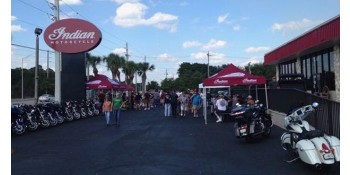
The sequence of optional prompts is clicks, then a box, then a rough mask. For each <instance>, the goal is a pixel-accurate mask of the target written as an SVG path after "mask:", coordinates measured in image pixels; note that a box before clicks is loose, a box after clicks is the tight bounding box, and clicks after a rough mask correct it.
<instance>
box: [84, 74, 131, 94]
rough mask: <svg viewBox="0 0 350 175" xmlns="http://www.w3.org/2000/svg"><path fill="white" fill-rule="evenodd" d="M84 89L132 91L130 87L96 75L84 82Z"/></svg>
mask: <svg viewBox="0 0 350 175" xmlns="http://www.w3.org/2000/svg"><path fill="white" fill-rule="evenodd" d="M86 89H95V90H96V89H110V90H124V91H132V90H134V88H133V87H132V86H130V85H127V84H124V83H120V82H117V81H115V80H113V79H110V78H108V77H107V76H105V75H101V74H97V75H96V76H95V77H93V78H92V79H90V80H89V81H88V82H86Z"/></svg>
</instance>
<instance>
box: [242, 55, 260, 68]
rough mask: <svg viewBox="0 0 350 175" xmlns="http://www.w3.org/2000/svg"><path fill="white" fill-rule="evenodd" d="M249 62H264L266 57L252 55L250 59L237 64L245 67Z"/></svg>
mask: <svg viewBox="0 0 350 175" xmlns="http://www.w3.org/2000/svg"><path fill="white" fill-rule="evenodd" d="M249 62H250V64H256V63H262V62H264V57H263V56H252V57H250V58H249V59H244V60H243V61H240V62H238V63H237V65H238V66H241V67H244V66H246V65H248V63H249Z"/></svg>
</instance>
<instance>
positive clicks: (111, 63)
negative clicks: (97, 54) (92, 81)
mask: <svg viewBox="0 0 350 175" xmlns="http://www.w3.org/2000/svg"><path fill="white" fill-rule="evenodd" d="M103 61H104V62H107V69H108V70H111V72H112V78H113V80H116V78H117V79H118V81H119V82H120V71H119V68H122V67H123V65H124V64H125V58H124V57H123V56H119V55H118V54H114V53H110V54H109V55H108V56H107V57H103Z"/></svg>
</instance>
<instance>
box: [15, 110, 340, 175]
mask: <svg viewBox="0 0 350 175" xmlns="http://www.w3.org/2000/svg"><path fill="white" fill-rule="evenodd" d="M121 115H122V122H121V126H120V127H116V125H112V126H108V127H107V126H106V125H105V118H104V116H98V117H93V118H87V119H80V120H76V121H72V122H69V123H68V122H65V123H63V124H61V125H59V126H55V127H52V128H47V129H40V130H38V131H34V132H26V133H25V134H24V135H21V136H12V138H11V147H12V149H13V151H14V152H13V153H12V155H11V174H14V175H23V174H26V175H47V174H50V175H56V174H57V175H62V174H65V175H66V174H72V175H80V174H81V175H90V174H91V175H109V174H111V175H112V174H113V175H114V174H142V175H143V174H162V175H166V174H242V175H243V174H244V175H250V174H252V175H254V174H266V175H271V174H276V175H279V174H283V175H286V174H287V175H288V174H293V175H294V174H298V175H304V174H305V175H310V174H318V175H319V174H332V175H335V174H340V168H339V166H338V165H337V166H335V167H333V168H330V169H327V170H325V171H317V170H315V169H313V168H312V167H310V166H307V165H306V164H304V163H302V162H301V161H295V162H293V163H287V162H285V161H284V160H286V158H287V157H286V153H285V152H284V150H283V149H282V148H281V146H280V136H281V135H282V132H283V130H282V129H281V128H279V127H277V126H274V127H273V130H272V133H271V135H270V137H269V138H268V139H262V138H257V139H256V140H254V141H252V142H245V141H244V140H238V139H236V138H235V137H234V136H233V129H232V128H233V127H232V125H233V123H232V122H224V123H215V121H216V119H215V118H214V117H208V124H207V125H205V124H204V120H203V117H199V118H193V117H188V116H187V117H186V118H183V119H179V118H172V117H168V118H165V117H163V116H164V114H163V110H162V109H160V108H159V109H156V110H147V111H122V113H121ZM111 121H112V122H114V120H113V118H112V120H111Z"/></svg>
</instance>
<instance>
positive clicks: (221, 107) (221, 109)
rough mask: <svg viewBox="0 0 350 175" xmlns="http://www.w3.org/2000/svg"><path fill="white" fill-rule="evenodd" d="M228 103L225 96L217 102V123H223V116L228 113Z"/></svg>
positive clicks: (221, 96) (220, 97) (220, 96)
mask: <svg viewBox="0 0 350 175" xmlns="http://www.w3.org/2000/svg"><path fill="white" fill-rule="evenodd" d="M227 105H228V102H227V101H226V100H225V98H224V96H223V95H221V94H220V95H219V99H218V100H216V103H215V106H216V114H215V115H216V117H217V118H218V120H217V121H216V122H217V123H220V122H222V115H223V114H224V113H225V112H226V109H227Z"/></svg>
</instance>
